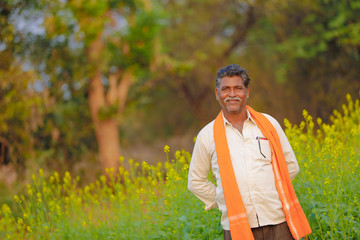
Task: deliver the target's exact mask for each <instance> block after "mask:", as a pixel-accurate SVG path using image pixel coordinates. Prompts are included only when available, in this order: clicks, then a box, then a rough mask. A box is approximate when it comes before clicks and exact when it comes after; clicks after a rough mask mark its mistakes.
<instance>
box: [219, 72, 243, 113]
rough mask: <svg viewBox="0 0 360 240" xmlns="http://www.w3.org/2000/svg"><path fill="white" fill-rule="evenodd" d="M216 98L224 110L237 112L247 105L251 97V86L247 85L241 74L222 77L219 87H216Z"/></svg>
mask: <svg viewBox="0 0 360 240" xmlns="http://www.w3.org/2000/svg"><path fill="white" fill-rule="evenodd" d="M215 95H216V100H218V102H219V103H220V105H221V107H222V109H223V111H224V112H226V113H229V114H237V113H240V112H242V111H243V110H244V109H245V107H246V102H247V99H248V98H249V87H247V88H246V87H245V85H244V83H243V80H242V79H241V77H239V76H233V77H223V78H221V81H220V85H219V88H216V89H215Z"/></svg>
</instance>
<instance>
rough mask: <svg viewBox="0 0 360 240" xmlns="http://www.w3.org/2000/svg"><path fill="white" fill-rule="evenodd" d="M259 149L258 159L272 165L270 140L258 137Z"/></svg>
mask: <svg viewBox="0 0 360 240" xmlns="http://www.w3.org/2000/svg"><path fill="white" fill-rule="evenodd" d="M256 145H257V149H258V154H257V159H258V160H262V161H265V162H269V163H271V148H270V143H269V140H268V139H267V138H265V137H256Z"/></svg>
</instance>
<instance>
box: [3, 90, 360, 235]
mask: <svg viewBox="0 0 360 240" xmlns="http://www.w3.org/2000/svg"><path fill="white" fill-rule="evenodd" d="M347 99H348V103H347V105H343V114H340V113H339V112H337V111H335V112H334V115H333V117H332V118H331V121H332V123H331V124H325V123H322V120H320V119H317V121H316V122H317V123H318V125H319V128H318V129H316V130H315V123H314V122H313V120H312V117H311V116H310V115H308V113H307V111H304V118H305V120H304V121H303V122H301V123H300V125H291V124H290V123H289V121H287V120H285V124H286V126H287V129H286V133H287V136H288V138H289V140H290V141H291V144H292V146H293V149H294V151H295V153H296V155H297V158H298V161H299V165H300V169H301V171H300V174H299V175H298V176H297V177H296V178H295V180H294V182H293V184H294V187H295V189H296V192H297V196H298V198H299V201H300V202H301V205H302V207H303V209H304V211H305V213H306V215H307V218H308V220H309V222H310V225H311V227H312V229H313V233H312V234H311V235H310V237H309V238H310V239H334V240H335V239H358V238H359V237H360V216H359V212H360V200H359V199H360V192H359V189H360V185H359V184H360V181H359V172H360V164H359V163H360V145H359V143H360V104H359V100H356V101H355V102H354V101H353V100H352V99H351V97H350V95H348V96H347ZM164 152H165V153H166V156H167V160H166V161H165V163H164V164H161V163H158V164H157V165H156V166H152V165H149V164H148V163H146V162H142V163H141V164H140V163H138V162H135V163H134V162H133V161H132V160H130V161H129V162H130V168H129V169H130V170H129V171H127V170H126V169H124V168H123V167H121V168H119V171H118V174H117V178H116V179H115V178H113V177H112V176H113V175H112V174H109V175H108V176H107V177H106V176H104V175H103V176H101V177H100V178H99V179H98V180H97V181H96V182H94V183H91V184H89V185H87V186H84V187H81V186H79V185H78V181H79V179H78V178H75V179H73V178H72V177H71V175H70V174H69V173H66V174H65V175H64V176H63V177H60V176H59V174H58V173H57V172H55V173H53V174H51V175H50V176H46V173H44V172H43V171H42V170H40V171H39V174H38V175H37V176H35V175H34V176H33V177H32V179H33V181H32V183H31V184H29V185H28V186H27V191H26V193H24V194H21V195H16V196H14V202H15V203H14V206H13V207H9V206H8V205H6V204H4V205H2V207H1V220H0V231H1V232H0V237H1V238H8V239H23V238H26V239H39V238H46V239H74V238H75V239H118V238H120V239H133V238H135V239H222V229H221V226H220V219H219V217H220V215H219V212H218V211H217V210H212V211H209V212H205V211H204V210H203V206H202V203H201V202H200V201H199V200H198V199H196V197H195V196H193V195H192V194H191V193H190V192H189V191H188V190H187V189H186V185H187V184H186V179H187V172H188V166H189V161H190V158H191V155H190V154H189V153H188V152H186V151H184V150H182V151H176V152H175V154H174V159H171V160H170V159H169V153H170V148H169V146H165V147H164ZM123 160H124V159H123V158H122V159H120V161H123ZM112 171H114V170H113V169H108V170H107V172H108V173H112Z"/></svg>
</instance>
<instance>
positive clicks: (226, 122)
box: [222, 109, 256, 126]
mask: <svg viewBox="0 0 360 240" xmlns="http://www.w3.org/2000/svg"><path fill="white" fill-rule="evenodd" d="M246 115H247V119H246V120H250V122H252V123H254V124H255V125H256V123H255V121H254V119H253V118H252V117H251V114H250V112H249V111H248V110H247V109H246ZM222 116H223V119H224V125H225V126H226V125H231V123H230V122H229V121H228V120H227V119H226V118H225V116H224V113H223V114H222ZM246 120H245V121H246Z"/></svg>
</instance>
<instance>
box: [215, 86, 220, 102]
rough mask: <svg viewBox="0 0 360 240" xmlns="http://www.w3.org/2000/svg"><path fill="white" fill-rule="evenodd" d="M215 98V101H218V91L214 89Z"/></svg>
mask: <svg viewBox="0 0 360 240" xmlns="http://www.w3.org/2000/svg"><path fill="white" fill-rule="evenodd" d="M215 97H216V100H217V101H219V95H218V89H217V88H215Z"/></svg>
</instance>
